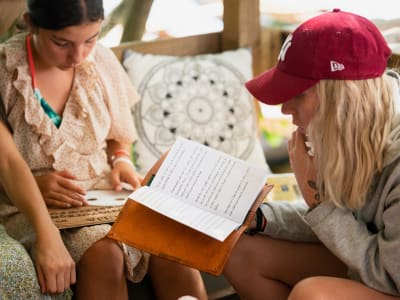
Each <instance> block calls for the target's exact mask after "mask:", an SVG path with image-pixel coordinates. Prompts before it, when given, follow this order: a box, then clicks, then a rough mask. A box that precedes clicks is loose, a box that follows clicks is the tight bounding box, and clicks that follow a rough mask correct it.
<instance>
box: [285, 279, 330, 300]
mask: <svg viewBox="0 0 400 300" xmlns="http://www.w3.org/2000/svg"><path fill="white" fill-rule="evenodd" d="M324 283H325V281H324V280H323V278H322V277H309V278H306V279H303V280H301V281H299V282H298V283H297V284H296V285H295V286H294V287H293V289H292V291H291V292H290V295H289V297H288V300H303V299H307V300H320V299H321V300H322V299H324V300H328V299H330V297H329V294H327V293H326V288H325V284H324Z"/></svg>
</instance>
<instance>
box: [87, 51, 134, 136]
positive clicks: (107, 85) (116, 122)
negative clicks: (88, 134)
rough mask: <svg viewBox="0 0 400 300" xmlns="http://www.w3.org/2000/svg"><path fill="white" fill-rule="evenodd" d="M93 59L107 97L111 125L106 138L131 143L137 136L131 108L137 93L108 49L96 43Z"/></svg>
mask: <svg viewBox="0 0 400 300" xmlns="http://www.w3.org/2000/svg"><path fill="white" fill-rule="evenodd" d="M93 59H94V62H95V66H96V69H97V71H98V72H99V77H100V78H101V81H102V84H103V88H104V92H105V96H106V97H107V98H108V99H107V100H108V101H107V104H108V106H109V112H110V116H111V124H112V125H111V128H110V131H109V134H108V137H107V139H113V140H116V141H119V142H122V143H131V142H133V141H134V140H136V138H137V134H136V130H135V126H134V120H133V118H132V114H131V109H133V106H134V104H135V103H136V102H138V101H139V94H138V93H137V92H136V89H135V88H134V87H133V85H132V83H131V82H130V80H129V77H128V75H127V74H126V72H125V70H124V69H123V67H122V65H121V63H120V62H119V61H118V59H117V58H116V56H115V55H114V53H113V52H112V51H111V50H110V49H108V48H105V47H103V46H102V45H100V44H98V45H97V46H96V51H95V52H94V55H93Z"/></svg>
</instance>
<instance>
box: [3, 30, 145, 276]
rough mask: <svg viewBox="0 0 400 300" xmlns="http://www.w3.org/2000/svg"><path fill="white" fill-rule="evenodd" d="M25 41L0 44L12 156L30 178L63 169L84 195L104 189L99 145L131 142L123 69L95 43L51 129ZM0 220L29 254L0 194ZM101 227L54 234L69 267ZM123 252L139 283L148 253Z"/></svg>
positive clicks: (22, 229)
mask: <svg viewBox="0 0 400 300" xmlns="http://www.w3.org/2000/svg"><path fill="white" fill-rule="evenodd" d="M25 37H26V35H25V34H20V35H16V36H15V37H13V38H12V39H10V40H8V41H7V42H6V43H4V44H1V45H0V78H2V80H1V81H0V93H1V96H2V98H3V101H4V106H5V111H6V114H7V117H8V121H9V123H10V124H11V126H12V128H13V131H14V135H13V137H14V141H15V143H16V145H17V147H18V149H19V151H20V152H21V154H22V156H23V157H24V159H25V160H26V162H27V163H28V165H29V167H30V169H31V170H32V172H33V174H34V175H42V174H46V173H48V172H49V171H61V170H68V171H70V172H71V173H72V174H74V175H75V176H76V177H77V180H76V184H78V185H80V186H81V187H82V188H84V189H86V190H90V189H110V188H111V182H110V179H109V177H110V176H109V174H110V171H111V168H110V166H109V164H108V162H107V155H106V151H105V148H106V140H108V139H113V140H116V141H119V142H121V143H131V142H132V141H133V140H134V139H135V138H136V132H135V129H134V124H133V121H132V116H131V114H130V109H131V107H132V105H133V104H134V103H135V102H136V101H138V95H137V93H136V91H135V89H134V88H133V86H132V84H131V83H130V81H129V78H128V77H127V75H126V73H125V71H124V69H123V68H122V66H121V64H120V63H119V61H118V60H117V58H116V57H115V55H114V54H113V53H112V52H111V50H109V49H107V48H105V47H102V46H101V45H100V44H98V45H97V46H96V48H95V49H94V50H93V53H92V55H91V57H89V58H88V59H87V60H86V61H85V62H84V63H82V64H80V65H79V66H77V67H76V70H75V79H74V83H73V87H72V89H71V93H70V95H69V98H68V101H67V103H66V106H65V109H64V112H63V115H62V116H63V120H62V123H61V125H60V128H57V127H56V126H55V125H54V123H53V122H52V120H51V119H50V118H49V117H48V116H47V115H46V113H45V112H44V110H43V109H42V107H41V106H40V103H39V101H38V100H37V99H36V96H35V94H34V91H33V89H32V79H31V76H30V72H29V68H28V63H27V55H26V49H25ZM0 223H2V224H4V226H5V227H6V229H7V232H8V233H9V234H10V235H11V236H12V237H13V238H15V239H16V240H18V241H20V242H21V243H22V244H23V245H24V246H25V247H26V249H28V251H29V252H30V254H31V256H33V254H34V251H35V249H34V240H35V234H34V232H33V228H32V227H31V225H30V224H29V222H28V221H27V220H26V218H25V217H24V216H23V215H22V214H20V213H18V210H17V209H16V208H15V207H14V206H13V204H12V203H11V202H10V200H9V199H8V198H7V197H6V196H5V195H1V194H0ZM109 229H110V225H107V224H103V225H96V226H90V227H83V228H75V229H67V230H62V232H61V235H62V237H63V239H64V243H65V245H66V247H67V248H68V250H69V252H70V253H71V256H72V257H73V259H74V260H75V261H76V262H77V261H78V260H79V259H80V257H81V256H82V255H83V253H84V252H85V251H86V250H87V249H88V247H90V246H91V245H92V244H93V243H95V242H96V241H98V240H100V239H101V238H103V237H104V236H105V235H106V234H107V232H108V231H109ZM123 249H124V250H125V258H126V266H127V272H128V276H129V278H130V279H132V280H135V281H140V280H141V279H142V277H143V276H144V275H145V273H146V271H147V261H148V258H149V256H148V254H144V253H142V252H141V251H138V250H137V249H134V248H127V247H123ZM128 252H129V253H128ZM130 252H134V253H130ZM132 257H133V258H135V259H134V260H132Z"/></svg>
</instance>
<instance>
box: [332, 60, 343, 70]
mask: <svg viewBox="0 0 400 300" xmlns="http://www.w3.org/2000/svg"><path fill="white" fill-rule="evenodd" d="M342 70H344V65H343V64H341V63H338V62H336V61H333V60H331V72H335V71H342Z"/></svg>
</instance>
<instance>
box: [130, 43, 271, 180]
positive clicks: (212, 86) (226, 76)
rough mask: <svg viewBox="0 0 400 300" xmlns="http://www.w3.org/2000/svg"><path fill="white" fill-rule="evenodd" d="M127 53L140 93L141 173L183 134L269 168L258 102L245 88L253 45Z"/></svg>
mask: <svg viewBox="0 0 400 300" xmlns="http://www.w3.org/2000/svg"><path fill="white" fill-rule="evenodd" d="M125 57H126V58H125V60H124V66H125V68H126V70H127V72H128V74H129V76H130V79H131V80H132V82H133V84H134V85H135V86H136V87H137V88H138V92H139V94H140V96H141V101H140V102H138V103H137V105H136V106H135V109H134V110H133V111H132V114H133V117H134V121H135V127H136V129H137V131H138V140H137V142H136V143H135V145H134V151H135V154H136V155H135V159H136V161H135V162H136V164H137V169H138V171H139V172H140V173H141V174H142V175H145V174H146V173H147V171H148V170H149V168H150V167H151V166H152V165H153V164H154V163H155V161H156V160H157V159H158V158H159V157H160V156H161V155H162V154H163V153H164V152H165V151H167V150H168V149H169V148H170V147H171V146H172V144H173V143H174V142H175V140H176V138H177V137H178V136H180V137H185V138H188V139H192V140H195V141H197V142H200V143H202V144H204V145H207V146H210V147H213V148H216V149H218V150H221V151H224V152H226V153H229V154H230V155H233V156H235V157H238V158H241V159H243V160H247V161H250V162H253V163H256V164H261V165H264V166H265V167H267V168H268V166H267V165H266V161H265V157H264V153H263V150H262V146H261V143H260V140H259V137H258V130H257V116H256V112H255V105H254V100H253V99H252V97H251V96H250V94H249V93H248V92H247V91H246V89H245V87H244V82H245V81H247V80H249V79H250V78H251V77H252V64H251V51H250V50H249V49H238V50H233V51H225V52H222V53H217V54H208V55H197V56H184V57H176V56H165V55H151V54H142V53H138V52H134V51H131V50H128V51H127V53H126V56H125Z"/></svg>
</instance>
